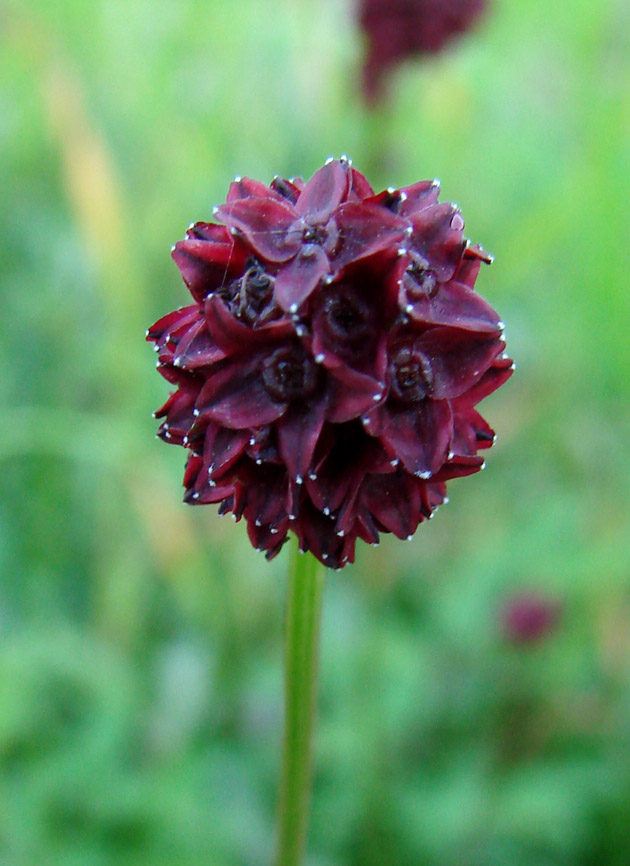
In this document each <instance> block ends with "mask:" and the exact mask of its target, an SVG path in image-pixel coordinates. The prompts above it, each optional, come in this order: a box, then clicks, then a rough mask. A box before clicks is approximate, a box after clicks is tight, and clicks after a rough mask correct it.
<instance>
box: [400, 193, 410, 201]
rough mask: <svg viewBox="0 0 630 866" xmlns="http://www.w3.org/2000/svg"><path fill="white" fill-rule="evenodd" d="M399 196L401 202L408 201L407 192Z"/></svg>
mask: <svg viewBox="0 0 630 866" xmlns="http://www.w3.org/2000/svg"><path fill="white" fill-rule="evenodd" d="M399 195H400V200H401V202H403V201H407V198H408V196H407V193H406V192H400V193H399Z"/></svg>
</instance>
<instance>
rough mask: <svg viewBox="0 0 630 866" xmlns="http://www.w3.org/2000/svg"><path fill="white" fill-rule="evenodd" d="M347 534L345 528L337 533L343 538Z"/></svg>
mask: <svg viewBox="0 0 630 866" xmlns="http://www.w3.org/2000/svg"><path fill="white" fill-rule="evenodd" d="M345 534H346V533H345V530H343V529H340V530H339V532H338V533H337V535H338V536H339V538H343V537H344V535H345Z"/></svg>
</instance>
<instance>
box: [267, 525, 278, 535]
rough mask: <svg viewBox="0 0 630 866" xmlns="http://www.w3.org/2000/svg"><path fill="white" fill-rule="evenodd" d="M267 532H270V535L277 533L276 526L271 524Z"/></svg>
mask: <svg viewBox="0 0 630 866" xmlns="http://www.w3.org/2000/svg"><path fill="white" fill-rule="evenodd" d="M269 532H270V533H271V534H272V535H277V534H278V527H277V526H272V527H271V529H270V530H269Z"/></svg>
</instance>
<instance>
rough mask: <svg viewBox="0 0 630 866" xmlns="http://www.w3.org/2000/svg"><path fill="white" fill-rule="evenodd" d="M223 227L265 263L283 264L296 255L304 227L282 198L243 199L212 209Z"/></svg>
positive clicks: (292, 209) (293, 210)
mask: <svg viewBox="0 0 630 866" xmlns="http://www.w3.org/2000/svg"><path fill="white" fill-rule="evenodd" d="M215 215H216V216H217V217H218V219H220V220H221V221H222V222H224V223H225V225H226V226H227V227H228V228H229V229H231V230H235V231H237V232H240V233H241V234H242V235H243V237H244V239H245V241H246V242H247V243H248V244H249V246H250V247H251V248H252V249H253V250H254V252H256V253H257V254H258V255H259V256H260V257H261V258H263V259H265V260H266V261H268V262H286V261H288V260H289V259H291V258H293V256H294V255H295V254H296V253H297V252H298V250H299V248H300V245H301V243H302V234H303V233H304V229H305V226H304V224H303V222H302V221H301V220H300V218H299V216H298V214H297V213H296V211H295V209H294V208H293V207H292V206H291V205H290V204H289V203H288V202H287V201H286V200H283V199H280V198H279V197H276V195H274V196H273V197H271V196H269V197H267V198H245V199H239V200H237V201H234V202H230V203H228V204H223V205H220V206H219V207H218V208H216V209H215Z"/></svg>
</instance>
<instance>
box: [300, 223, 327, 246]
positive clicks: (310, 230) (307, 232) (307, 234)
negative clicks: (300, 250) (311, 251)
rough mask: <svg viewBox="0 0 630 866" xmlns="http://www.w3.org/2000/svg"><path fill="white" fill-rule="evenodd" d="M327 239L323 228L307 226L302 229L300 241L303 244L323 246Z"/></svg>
mask: <svg viewBox="0 0 630 866" xmlns="http://www.w3.org/2000/svg"><path fill="white" fill-rule="evenodd" d="M327 239H328V232H327V231H326V228H325V227H324V226H307V227H306V228H305V229H304V234H303V235H302V240H303V241H304V243H305V244H319V246H320V247H321V246H323V245H324V243H325V242H326V241H327Z"/></svg>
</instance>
